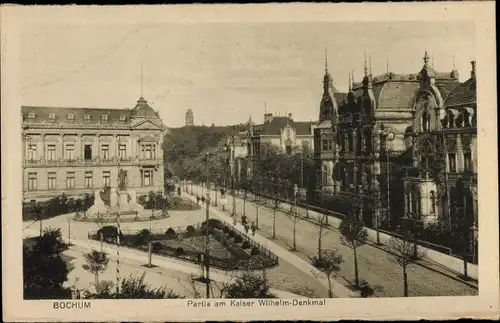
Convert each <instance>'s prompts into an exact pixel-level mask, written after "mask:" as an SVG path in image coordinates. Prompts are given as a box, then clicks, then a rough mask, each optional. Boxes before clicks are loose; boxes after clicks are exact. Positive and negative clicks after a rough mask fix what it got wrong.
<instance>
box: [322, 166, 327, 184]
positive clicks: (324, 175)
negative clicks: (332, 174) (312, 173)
mask: <svg viewBox="0 0 500 323" xmlns="http://www.w3.org/2000/svg"><path fill="white" fill-rule="evenodd" d="M321 183H322V184H323V185H328V170H327V169H326V166H323V169H322V172H321Z"/></svg>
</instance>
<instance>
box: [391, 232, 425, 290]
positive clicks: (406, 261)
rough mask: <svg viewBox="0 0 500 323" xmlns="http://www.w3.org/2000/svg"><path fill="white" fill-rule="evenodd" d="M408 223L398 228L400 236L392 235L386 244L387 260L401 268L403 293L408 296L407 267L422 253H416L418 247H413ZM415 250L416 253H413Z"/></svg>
mask: <svg viewBox="0 0 500 323" xmlns="http://www.w3.org/2000/svg"><path fill="white" fill-rule="evenodd" d="M412 231H413V230H411V228H409V227H408V225H402V226H400V228H399V234H400V235H401V236H400V237H392V238H391V239H390V240H389V244H388V251H389V253H388V257H389V260H391V261H392V262H394V263H396V264H398V265H399V266H401V269H402V270H403V295H404V297H408V267H409V266H410V265H412V264H414V263H415V260H416V259H418V258H419V257H421V256H422V255H421V254H420V255H419V254H418V253H419V249H416V250H415V248H414V236H413V235H414V234H413V232H412ZM415 252H417V254H416V255H415Z"/></svg>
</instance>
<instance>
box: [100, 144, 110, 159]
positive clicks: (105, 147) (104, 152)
mask: <svg viewBox="0 0 500 323" xmlns="http://www.w3.org/2000/svg"><path fill="white" fill-rule="evenodd" d="M101 157H102V159H109V145H107V144H106V145H102V146H101Z"/></svg>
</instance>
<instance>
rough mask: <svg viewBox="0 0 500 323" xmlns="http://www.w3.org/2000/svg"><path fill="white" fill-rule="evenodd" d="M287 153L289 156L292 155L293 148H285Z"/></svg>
mask: <svg viewBox="0 0 500 323" xmlns="http://www.w3.org/2000/svg"><path fill="white" fill-rule="evenodd" d="M285 151H286V153H287V154H291V153H292V146H289V145H287V146H286V147H285Z"/></svg>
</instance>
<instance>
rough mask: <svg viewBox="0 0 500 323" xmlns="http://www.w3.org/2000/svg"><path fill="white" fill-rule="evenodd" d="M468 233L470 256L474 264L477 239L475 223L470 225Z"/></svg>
mask: <svg viewBox="0 0 500 323" xmlns="http://www.w3.org/2000/svg"><path fill="white" fill-rule="evenodd" d="M470 233H471V239H470V240H471V254H472V263H473V264H475V263H476V247H477V237H478V229H477V226H476V222H473V223H472V226H471V227H470Z"/></svg>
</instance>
